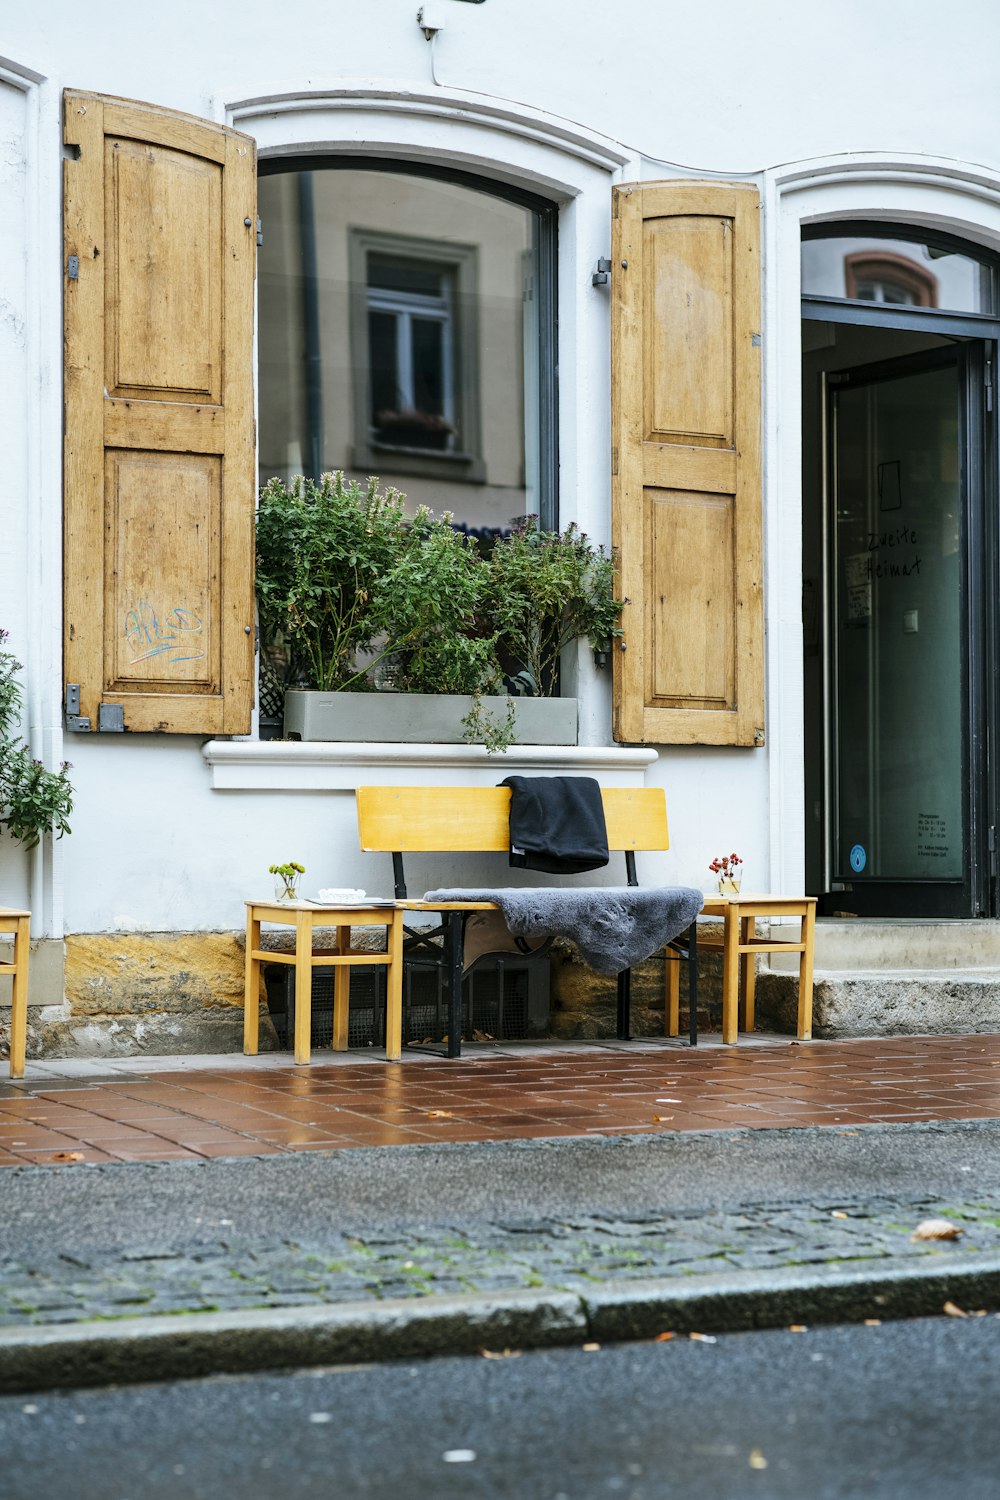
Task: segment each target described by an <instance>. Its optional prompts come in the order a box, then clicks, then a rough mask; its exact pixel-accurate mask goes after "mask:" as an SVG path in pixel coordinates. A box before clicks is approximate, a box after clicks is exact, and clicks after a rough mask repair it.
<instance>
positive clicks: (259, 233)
mask: <svg viewBox="0 0 1000 1500" xmlns="http://www.w3.org/2000/svg"><path fill="white" fill-rule="evenodd" d="M263 243H264V226H263V224H262V223H261V222H260V214H258V215H257V245H258V247H260V246H261V245H263Z"/></svg>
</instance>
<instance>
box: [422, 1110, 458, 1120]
mask: <svg viewBox="0 0 1000 1500" xmlns="http://www.w3.org/2000/svg"><path fill="white" fill-rule="evenodd" d="M427 1113H428V1115H429V1116H430V1118H431V1119H432V1120H453V1119H454V1118H455V1116H454V1115H453V1114H452V1112H451V1110H450V1109H429V1110H428V1111H427Z"/></svg>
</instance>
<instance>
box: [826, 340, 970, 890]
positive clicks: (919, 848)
mask: <svg viewBox="0 0 1000 1500" xmlns="http://www.w3.org/2000/svg"><path fill="white" fill-rule="evenodd" d="M966 380H967V373H966V357H965V355H964V354H963V352H962V351H961V350H960V349H958V348H952V349H947V350H944V351H937V352H935V353H934V354H923V355H918V356H914V357H910V358H907V359H899V360H893V361H891V362H887V363H885V364H882V365H866V366H862V367H859V368H857V369H853V370H841V371H838V372H836V373H831V374H830V376H829V377H828V412H827V422H828V426H827V433H828V443H829V448H828V453H829V462H830V472H829V495H830V498H831V513H830V517H829V521H828V538H829V559H830V567H831V575H832V576H831V581H830V591H829V596H828V597H829V599H830V605H831V618H830V621H829V632H830V634H829V639H830V646H831V651H830V657H829V674H830V675H829V708H830V715H829V722H830V744H829V752H828V754H829V781H830V785H829V799H828V806H829V828H828V837H829V854H830V871H829V873H830V876H831V886H832V889H833V891H834V892H835V893H839V892H845V893H849V895H847V894H845V895H839V894H837V895H835V897H834V898H833V902H832V905H833V906H834V907H836V906H838V905H839V907H841V908H845V909H849V910H850V911H852V912H857V913H858V914H859V915H865V914H871V915H880V916H892V915H903V916H917V915H938V916H952V917H954V916H969V915H972V913H973V911H974V910H975V904H976V893H975V892H974V890H973V876H972V867H973V859H972V852H971V838H970V829H971V826H972V823H971V820H972V811H973V806H974V803H975V801H976V798H977V796H978V789H977V785H976V776H977V775H978V768H975V767H973V766H972V764H971V757H970V741H971V733H970V712H971V710H970V703H971V696H970V679H969V652H968V649H967V643H968V640H969V591H968V575H969V569H968V564H967V555H968V551H969V516H970V514H973V515H974V514H975V507H971V508H970V507H969V506H968V504H967V499H968V475H969V466H968V463H967V457H966V448H967V440H966V437H965V418H964V413H965V407H966V400H965V390H966Z"/></svg>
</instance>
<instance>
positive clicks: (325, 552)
mask: <svg viewBox="0 0 1000 1500" xmlns="http://www.w3.org/2000/svg"><path fill="white" fill-rule="evenodd" d="M508 544H509V545H508ZM611 586H612V564H611V560H610V559H609V558H607V557H606V555H605V554H604V553H603V550H602V549H596V548H594V547H592V546H591V544H590V543H589V542H588V541H587V539H586V537H584V536H582V535H581V534H580V533H579V532H578V531H577V530H576V529H575V528H573V527H570V528H569V529H568V530H567V531H566V532H565V533H563V534H562V535H561V536H560V535H558V534H550V533H545V532H539V531H538V530H537V528H536V527H534V526H533V524H532V523H525V524H524V526H522V527H521V528H519V529H518V531H517V532H516V533H515V535H514V537H512V538H508V539H505V540H504V541H501V542H498V543H497V544H496V546H495V547H494V550H493V553H492V555H491V556H490V557H489V558H485V557H484V556H483V555H482V553H481V551H480V550H479V547H478V545H477V543H476V542H475V541H474V540H473V539H472V538H470V537H468V536H466V535H464V534H463V533H462V532H460V531H459V530H457V529H456V528H455V527H454V526H453V525H452V524H451V516H450V515H449V514H447V513H446V514H444V515H441V516H434V515H432V514H431V512H430V511H429V510H427V509H426V508H425V507H421V508H420V509H419V510H418V511H417V512H416V514H415V515H414V516H411V517H408V516H407V515H406V514H405V511H404V508H403V497H402V496H401V495H400V494H399V492H398V491H396V490H393V489H386V490H384V491H383V490H382V489H380V487H379V485H378V482H377V480H374V479H372V480H369V481H368V483H367V485H364V486H362V485H359V484H357V483H356V482H355V481H353V480H348V479H346V478H345V477H344V475H343V474H324V475H323V476H322V478H321V479H320V480H319V481H312V480H308V479H302V478H297V479H295V480H293V481H292V482H291V484H289V485H285V484H283V483H282V482H281V481H280V480H276V479H275V480H271V482H270V483H269V484H268V485H266V486H265V487H264V489H263V490H262V492H261V496H260V507H259V511H258V522H257V589H258V598H259V603H260V620H261V630H262V636H263V645H264V650H265V651H266V652H267V653H268V657H269V660H270V661H271V662H274V661H278V662H279V663H280V666H281V670H282V673H283V675H284V680H285V683H286V688H287V690H286V693H285V734H286V735H287V736H290V737H292V738H298V739H306V740H359V741H365V740H383V741H393V740H415V741H426V742H429V743H447V742H457V741H461V740H463V739H479V740H482V741H483V743H485V744H486V745H487V747H488V748H490V749H502V748H504V747H505V746H506V745H509V744H510V743H511V742H512V741H513V740H514V739H519V740H521V741H524V742H527V743H535V744H567V743H570V744H572V743H575V742H576V703H575V700H565V699H564V700H559V699H555V698H551V697H550V698H549V700H548V701H547V702H546V703H542V702H541V701H539V700H541V699H542V698H543V697H545V696H546V695H549V694H552V692H553V689H554V683H555V680H556V672H555V667H556V662H557V660H558V654H559V651H560V650H561V649H562V648H563V647H564V646H565V645H566V644H567V643H568V642H569V641H570V640H572V639H574V638H576V637H578V636H580V635H586V634H590V635H591V636H593V637H594V638H596V635H597V634H602V636H603V635H607V634H609V633H614V630H615V628H616V622H617V618H618V612H619V610H620V608H621V606H620V604H617V603H615V601H614V600H613V599H612V592H611ZM505 674H507V675H508V677H509V678H511V679H513V681H514V683H515V684H516V687H517V691H518V696H515V697H512V696H511V695H510V694H509V693H506V692H505V682H504V677H505ZM403 695H405V698H404V697H403Z"/></svg>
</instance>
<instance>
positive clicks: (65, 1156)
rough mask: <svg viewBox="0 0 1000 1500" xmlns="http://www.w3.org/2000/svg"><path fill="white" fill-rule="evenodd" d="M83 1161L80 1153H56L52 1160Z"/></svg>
mask: <svg viewBox="0 0 1000 1500" xmlns="http://www.w3.org/2000/svg"><path fill="white" fill-rule="evenodd" d="M84 1159H85V1158H84V1155H83V1152H82V1151H57V1152H56V1154H55V1156H53V1158H52V1160H53V1161H83V1160H84Z"/></svg>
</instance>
